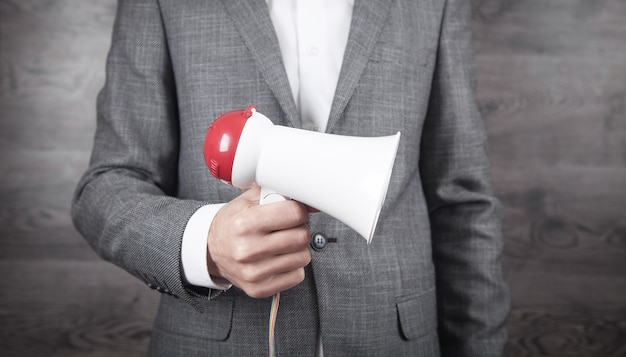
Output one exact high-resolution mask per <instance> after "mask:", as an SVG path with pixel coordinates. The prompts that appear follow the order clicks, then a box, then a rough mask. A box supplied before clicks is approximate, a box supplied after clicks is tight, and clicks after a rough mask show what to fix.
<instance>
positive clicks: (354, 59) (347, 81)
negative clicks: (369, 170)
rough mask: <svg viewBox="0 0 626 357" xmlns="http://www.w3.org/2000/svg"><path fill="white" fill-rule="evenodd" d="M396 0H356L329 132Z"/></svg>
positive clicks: (338, 117)
mask: <svg viewBox="0 0 626 357" xmlns="http://www.w3.org/2000/svg"><path fill="white" fill-rule="evenodd" d="M393 1H394V0H355V1H354V9H353V12H352V23H351V25H350V35H349V38H348V45H347V46H346V51H345V54H344V57H343V64H342V66H341V72H340V74H339V81H338V82H337V89H336V90H335V98H334V99H333V104H332V107H331V109H330V117H329V121H328V125H327V129H326V131H327V132H329V133H330V132H332V131H333V129H334V127H335V124H336V123H337V121H338V120H339V119H340V118H341V114H342V113H343V111H344V110H345V108H346V105H347V104H348V101H349V100H350V97H351V96H352V93H353V92H354V89H355V88H356V86H357V83H358V81H359V78H360V77H361V74H362V73H363V70H364V69H365V66H366V65H367V62H368V60H369V57H370V55H371V53H372V50H373V49H374V46H375V44H376V41H377V40H378V37H379V34H380V31H381V29H382V27H383V25H384V24H385V21H386V19H387V16H388V13H389V9H390V8H391V4H392V2H393Z"/></svg>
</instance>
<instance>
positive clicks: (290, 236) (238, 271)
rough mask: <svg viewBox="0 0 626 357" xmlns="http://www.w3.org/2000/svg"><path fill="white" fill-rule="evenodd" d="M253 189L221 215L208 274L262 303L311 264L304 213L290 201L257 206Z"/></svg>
mask: <svg viewBox="0 0 626 357" xmlns="http://www.w3.org/2000/svg"><path fill="white" fill-rule="evenodd" d="M259 192H260V189H259V188H258V187H253V188H251V189H250V190H248V191H246V192H244V193H242V194H241V195H240V196H239V197H237V198H235V199H234V200H233V201H231V202H229V203H228V204H226V205H225V206H224V207H222V209H220V210H219V211H218V213H217V215H216V216H215V218H214V219H213V222H212V224H211V227H210V229H209V236H208V241H207V265H208V270H209V274H211V276H214V277H217V278H225V279H227V280H229V281H230V282H231V283H232V284H233V285H235V286H237V287H239V288H241V289H242V290H244V291H245V292H246V293H247V294H248V295H250V296H251V297H266V296H271V295H273V294H275V293H277V292H280V291H283V290H286V289H289V288H291V287H293V286H295V285H297V284H299V283H300V282H302V280H303V279H304V267H305V266H306V265H308V264H309V263H310V261H311V254H310V251H309V249H308V246H309V229H308V226H307V225H306V222H307V221H308V214H309V213H308V211H309V208H307V207H306V206H305V205H303V204H301V203H298V202H295V201H283V202H276V203H270V204H266V205H259V203H258V201H259Z"/></svg>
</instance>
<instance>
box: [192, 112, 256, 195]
mask: <svg viewBox="0 0 626 357" xmlns="http://www.w3.org/2000/svg"><path fill="white" fill-rule="evenodd" d="M254 110H255V107H254V106H253V105H251V106H249V107H248V109H246V110H233V111H231V112H228V113H224V114H221V115H220V116H218V117H217V119H216V120H215V121H214V122H213V123H212V124H211V125H210V126H209V129H208V130H207V133H206V137H205V139H204V161H205V162H206V165H207V166H208V167H209V171H210V172H211V175H213V176H215V177H216V178H218V179H220V180H222V181H224V182H226V183H228V184H230V185H232V173H233V163H234V162H235V153H236V152H237V145H238V144H239V138H240V137H241V132H242V131H243V128H244V126H245V125H246V122H247V121H248V118H250V117H251V116H252V114H253V113H254Z"/></svg>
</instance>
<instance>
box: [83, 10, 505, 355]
mask: <svg viewBox="0 0 626 357" xmlns="http://www.w3.org/2000/svg"><path fill="white" fill-rule="evenodd" d="M296 4H297V5H296ZM320 4H321V5H320ZM338 4H339V5H338ZM316 6H317V7H319V6H338V7H339V8H334V9H333V11H328V12H324V11H323V9H322V10H320V8H316ZM346 6H347V8H346ZM298 7H299V8H298ZM309 8H310V9H311V11H303V9H304V10H307V9H309ZM342 13H343V14H347V15H346V16H347V20H346V16H338V17H335V16H334V15H336V14H342ZM469 15H470V5H469V2H467V1H465V0H419V1H416V0H385V1H376V0H361V1H358V0H357V1H355V2H354V3H353V2H352V1H319V2H315V1H308V2H307V1H298V2H294V1H282V2H281V1H278V0H275V1H261V0H248V1H244V0H224V1H195V2H192V1H179V0H171V1H166V0H162V1H157V0H141V1H140V0H133V1H120V3H119V5H118V14H117V18H116V22H115V26H114V33H113V41H112V47H111V51H110V54H109V58H108V62H107V63H108V64H107V78H106V84H105V87H104V89H103V91H102V92H101V94H100V96H99V98H98V127H97V132H96V138H95V143H94V150H93V154H92V160H91V164H90V167H89V169H88V171H87V172H86V173H85V175H84V177H83V178H82V180H81V181H80V183H79V185H78V188H77V191H76V195H75V199H74V204H73V211H72V212H73V217H74V220H75V224H76V226H77V228H78V230H79V231H80V232H81V233H82V234H83V235H84V236H85V237H86V239H87V240H88V241H89V242H90V243H91V245H92V246H93V247H94V249H95V250H96V251H97V252H98V253H99V254H100V255H101V256H102V257H103V258H105V259H108V260H110V261H112V262H114V263H115V264H118V265H119V266H121V267H123V268H124V269H126V270H127V271H129V272H130V273H132V274H134V275H135V276H137V277H138V278H140V279H142V280H143V281H145V282H146V284H148V286H150V287H152V288H154V289H156V290H158V291H160V292H162V293H164V295H163V297H162V300H161V305H160V309H159V313H158V316H157V318H156V321H155V324H154V329H153V334H152V339H151V353H152V354H154V355H163V356H173V355H185V356H187V355H233V356H240V355H263V354H267V353H268V348H269V346H268V343H267V340H268V333H269V331H268V314H269V311H270V301H271V300H270V298H269V297H270V296H272V295H273V294H275V293H277V292H280V293H281V302H280V311H279V315H278V318H277V321H276V326H274V327H273V329H272V330H273V331H274V332H275V339H276V353H277V354H280V355H285V356H290V355H298V356H306V355H311V356H312V355H315V354H323V355H325V356H336V355H354V356H364V355H386V354H396V355H402V356H438V355H442V356H499V355H501V353H502V349H503V345H504V343H505V340H506V332H505V329H504V323H505V319H506V316H507V313H508V292H507V290H506V286H505V283H504V280H503V277H502V273H501V268H500V265H499V256H500V252H501V249H502V241H501V234H500V228H499V218H498V203H497V201H496V199H495V198H494V197H493V195H492V193H491V189H490V185H489V180H488V163H487V158H486V153H485V141H486V135H485V131H484V128H483V126H482V123H481V119H480V115H479V113H478V109H477V107H476V103H475V99H474V81H475V78H474V70H473V62H472V51H471V34H470V17H469ZM312 19H313V20H312ZM321 21H323V22H321ZM326 21H328V23H326ZM307 23H308V24H307ZM327 26H328V27H329V28H330V29H333V30H332V31H329V32H325V31H326V30H328V29H327ZM294 30H295V32H294ZM335 30H336V32H337V35H336V38H335V37H334V36H335ZM344 34H345V35H344ZM294 36H295V37H294ZM311 38H313V39H318V40H320V46H309V47H307V48H303V44H305V43H306V44H310V43H311V42H310V40H311ZM313 42H314V41H313ZM294 47H295V50H294ZM337 49H339V50H340V52H341V53H339V54H337V53H336V52H337ZM318 55H322V56H327V57H325V58H326V59H328V60H327V61H325V62H324V61H323V60H322V64H320V63H318V62H315V60H312V58H317V56H318ZM337 58H339V61H337ZM316 63H317V64H316ZM333 63H338V65H337V64H335V65H333ZM310 66H312V67H310ZM317 66H319V67H317ZM318 75H319V76H321V78H322V80H320V79H319V78H317V76H318ZM329 83H330V85H329ZM329 90H330V94H329V93H328V91H329ZM250 104H254V105H255V106H256V107H257V109H258V110H259V112H261V113H263V114H265V115H266V116H268V117H269V118H271V119H272V120H273V121H274V123H275V124H279V125H287V126H295V127H303V128H307V129H310V130H320V131H326V132H328V133H333V134H342V135H356V136H381V135H391V134H394V133H396V132H397V131H400V132H402V139H401V142H400V147H399V149H398V155H397V158H396V162H395V166H394V170H393V174H392V178H391V182H390V186H389V190H388V192H387V199H386V202H385V205H384V207H383V210H382V213H381V215H380V219H379V223H378V226H377V228H376V233H375V236H374V238H373V241H372V244H371V245H367V244H366V243H365V242H364V240H363V239H362V238H361V237H359V236H358V235H357V234H356V232H354V231H352V230H350V229H349V228H348V227H347V226H345V225H344V224H342V223H341V222H339V221H337V220H335V219H333V218H331V217H329V216H327V215H325V214H324V213H311V214H309V212H308V211H309V209H308V208H307V207H305V206H303V205H302V204H300V203H298V202H294V201H287V202H280V203H274V204H271V205H263V206H259V205H258V196H259V190H258V188H257V187H254V188H252V189H250V190H248V191H246V192H243V193H242V191H240V190H239V189H236V188H232V187H229V186H227V185H224V184H222V183H221V182H219V181H218V180H215V179H213V178H212V177H210V174H209V171H208V169H207V168H206V166H205V165H204V161H203V156H202V144H203V140H204V134H205V132H206V129H207V127H208V125H209V124H210V123H211V122H212V120H214V119H215V118H216V117H217V116H218V114H220V113H223V112H227V111H230V110H233V109H245V108H246V107H248V106H249V105H250ZM372 164H373V165H375V163H372ZM320 170H323V168H320ZM329 174H332V173H329ZM311 233H319V234H321V236H322V237H324V242H325V243H328V242H331V241H332V242H333V243H328V244H323V245H322V246H315V248H316V249H309V247H308V243H309V242H308V237H309V235H310V234H311ZM198 242H200V243H198ZM198 244H199V245H198ZM198 246H200V247H201V248H200V249H198V248H197V247H198ZM199 257H200V258H199ZM203 264H204V265H203ZM322 348H323V352H322Z"/></svg>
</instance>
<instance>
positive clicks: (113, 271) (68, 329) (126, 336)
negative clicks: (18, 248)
mask: <svg viewBox="0 0 626 357" xmlns="http://www.w3.org/2000/svg"><path fill="white" fill-rule="evenodd" d="M0 271H2V272H3V279H4V282H5V286H8V287H19V289H15V288H11V289H2V290H1V291H0V321H2V323H1V324H0V346H2V355H3V356H141V355H144V354H145V351H146V349H147V344H148V343H149V339H150V329H151V324H152V320H153V318H154V315H155V313H156V308H157V303H158V299H159V295H160V294H158V293H156V292H154V291H152V290H150V289H147V288H146V286H145V285H144V284H143V283H141V282H139V281H138V280H137V279H135V278H133V277H131V276H130V275H129V274H127V273H125V272H123V271H122V270H121V269H119V268H117V267H114V266H113V265H111V264H108V263H105V262H74V261H47V260H42V261H32V262H15V261H14V262H0ZM25 282H26V283H25Z"/></svg>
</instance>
